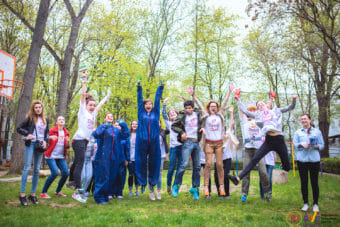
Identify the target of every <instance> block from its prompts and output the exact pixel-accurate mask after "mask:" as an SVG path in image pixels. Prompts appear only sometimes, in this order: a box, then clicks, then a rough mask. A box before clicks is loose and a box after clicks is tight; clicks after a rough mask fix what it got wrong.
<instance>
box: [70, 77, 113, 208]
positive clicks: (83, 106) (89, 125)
mask: <svg viewBox="0 0 340 227" xmlns="http://www.w3.org/2000/svg"><path fill="white" fill-rule="evenodd" d="M84 78H87V75H86V74H84ZM109 97H110V89H108V92H107V95H106V96H105V98H104V99H103V100H102V101H101V102H100V103H99V104H98V106H97V107H96V100H95V99H94V98H93V97H92V95H89V94H87V93H86V79H85V80H84V81H83V85H82V94H81V99H80V106H79V111H78V130H77V131H76V133H75V135H74V136H73V140H72V148H73V150H74V161H73V164H72V166H71V168H70V178H69V183H68V184H67V186H68V187H70V188H75V189H76V191H75V192H74V194H73V195H72V198H73V199H75V200H78V201H79V202H82V203H85V202H86V197H85V195H84V192H85V191H84V189H82V187H81V172H82V169H83V165H84V154H85V151H86V147H87V144H88V142H89V140H90V136H91V133H92V131H93V129H94V126H95V120H96V116H97V114H98V112H99V111H100V109H101V108H102V106H103V105H104V103H105V102H106V101H107V100H108V99H109Z"/></svg>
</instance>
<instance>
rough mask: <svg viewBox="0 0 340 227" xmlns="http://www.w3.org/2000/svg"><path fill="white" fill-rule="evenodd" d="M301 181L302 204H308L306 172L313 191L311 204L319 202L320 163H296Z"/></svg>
mask: <svg viewBox="0 0 340 227" xmlns="http://www.w3.org/2000/svg"><path fill="white" fill-rule="evenodd" d="M297 164H298V167H299V173H300V180H301V193H302V199H303V202H304V203H308V171H309V172H310V181H311V184H312V191H313V200H314V201H313V204H318V201H319V183H318V181H319V170H320V162H299V161H298V162H297Z"/></svg>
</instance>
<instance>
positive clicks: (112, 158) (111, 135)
mask: <svg viewBox="0 0 340 227" xmlns="http://www.w3.org/2000/svg"><path fill="white" fill-rule="evenodd" d="M92 135H93V137H94V138H96V139H98V140H99V141H100V143H99V144H98V150H97V153H96V156H95V159H94V181H95V188H94V200H95V201H96V202H97V203H102V202H108V201H109V198H108V196H109V195H110V193H111V192H112V190H113V182H114V180H115V179H116V177H117V174H118V169H119V162H120V152H121V144H120V141H121V132H120V130H119V129H118V128H116V127H113V126H111V125H108V124H107V123H105V124H102V125H100V126H99V127H98V128H97V129H96V130H95V131H94V132H93V133H92Z"/></svg>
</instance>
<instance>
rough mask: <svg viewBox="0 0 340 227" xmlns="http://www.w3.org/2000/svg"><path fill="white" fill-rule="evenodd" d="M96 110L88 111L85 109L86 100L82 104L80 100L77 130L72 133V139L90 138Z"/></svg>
mask: <svg viewBox="0 0 340 227" xmlns="http://www.w3.org/2000/svg"><path fill="white" fill-rule="evenodd" d="M97 114H98V113H97V112H96V111H93V113H89V112H88V111H87V109H86V102H84V104H82V103H81V101H80V106H79V111H78V130H77V131H76V134H74V136H73V139H74V140H83V139H86V140H90V136H91V133H92V131H93V129H94V125H95V123H96V116H97Z"/></svg>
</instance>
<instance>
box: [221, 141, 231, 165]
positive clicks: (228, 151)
mask: <svg viewBox="0 0 340 227" xmlns="http://www.w3.org/2000/svg"><path fill="white" fill-rule="evenodd" d="M229 158H232V157H231V149H230V140H227V142H226V143H225V147H224V150H223V160H226V159H229Z"/></svg>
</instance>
